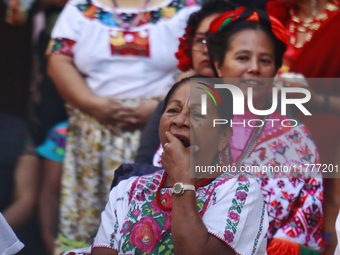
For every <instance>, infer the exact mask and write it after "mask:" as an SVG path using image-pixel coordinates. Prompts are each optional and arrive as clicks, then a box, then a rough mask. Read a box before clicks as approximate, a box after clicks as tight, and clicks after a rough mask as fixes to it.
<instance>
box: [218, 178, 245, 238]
mask: <svg viewBox="0 0 340 255" xmlns="http://www.w3.org/2000/svg"><path fill="white" fill-rule="evenodd" d="M238 181H239V183H238V185H239V186H238V187H237V189H236V193H235V198H234V199H233V200H232V203H233V204H232V206H230V207H229V210H228V217H227V225H226V228H225V233H224V238H225V239H226V240H227V241H228V242H232V241H233V240H234V235H235V234H236V231H237V226H238V223H239V221H240V214H241V212H242V208H243V206H244V204H245V203H246V199H247V196H248V194H247V193H248V192H249V185H250V182H249V180H248V178H246V177H244V176H240V177H239V178H238Z"/></svg>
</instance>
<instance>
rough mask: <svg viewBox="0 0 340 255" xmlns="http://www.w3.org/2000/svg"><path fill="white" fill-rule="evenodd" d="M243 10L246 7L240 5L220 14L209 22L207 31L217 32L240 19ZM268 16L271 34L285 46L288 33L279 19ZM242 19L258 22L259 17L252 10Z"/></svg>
mask: <svg viewBox="0 0 340 255" xmlns="http://www.w3.org/2000/svg"><path fill="white" fill-rule="evenodd" d="M245 10H246V8H245V7H243V6H241V7H239V8H238V9H236V10H234V11H228V12H225V13H223V14H221V15H220V16H218V17H217V18H216V19H214V20H213V21H212V22H211V24H210V27H209V32H210V33H212V34H214V33H217V32H218V31H220V30H221V29H222V28H224V27H226V26H228V25H230V24H231V23H232V22H234V21H236V20H240V19H239V18H240V15H241V14H242V13H243V12H244V11H245ZM268 16H269V20H270V23H271V29H272V32H273V34H274V35H275V37H276V38H277V39H278V40H280V41H282V42H283V43H284V44H285V45H286V47H287V46H288V43H289V42H288V35H287V33H286V29H285V28H284V26H283V25H282V24H281V22H280V21H279V20H277V19H276V18H274V17H273V16H271V15H268ZM244 21H255V22H260V18H259V15H258V13H257V12H256V11H254V12H253V14H252V15H251V16H250V17H248V18H246V19H244Z"/></svg>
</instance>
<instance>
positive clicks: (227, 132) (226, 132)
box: [217, 127, 233, 151]
mask: <svg viewBox="0 0 340 255" xmlns="http://www.w3.org/2000/svg"><path fill="white" fill-rule="evenodd" d="M232 136H233V128H232V127H227V128H225V129H223V130H222V131H221V134H220V142H219V144H218V147H217V148H218V151H222V150H224V149H225V148H226V147H227V145H228V143H229V140H230V138H231V137H232Z"/></svg>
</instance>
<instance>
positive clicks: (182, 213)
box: [171, 191, 234, 255]
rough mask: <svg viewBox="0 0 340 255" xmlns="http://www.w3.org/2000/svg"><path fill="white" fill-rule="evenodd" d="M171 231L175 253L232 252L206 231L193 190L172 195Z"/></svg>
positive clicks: (226, 254)
mask: <svg viewBox="0 0 340 255" xmlns="http://www.w3.org/2000/svg"><path fill="white" fill-rule="evenodd" d="M171 233H172V241H173V244H174V247H175V253H176V255H181V254H184V255H190V254H194V255H199V254H216V255H218V254H224V255H228V254H234V253H232V250H231V248H229V247H228V246H227V244H225V243H224V242H222V241H221V240H219V239H217V238H216V237H214V236H213V235H210V234H209V233H208V229H207V228H206V226H205V225H204V223H203V220H202V218H201V216H200V214H199V212H198V209H197V206H196V195H195V192H193V191H185V192H184V194H183V195H181V196H176V195H174V196H173V198H172V214H171Z"/></svg>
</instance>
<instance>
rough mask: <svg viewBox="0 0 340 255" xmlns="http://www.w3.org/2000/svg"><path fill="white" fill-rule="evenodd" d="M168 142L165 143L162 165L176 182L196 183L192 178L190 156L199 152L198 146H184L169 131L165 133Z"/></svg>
mask: <svg viewBox="0 0 340 255" xmlns="http://www.w3.org/2000/svg"><path fill="white" fill-rule="evenodd" d="M165 137H166V138H167V140H168V142H167V143H166V144H165V145H164V151H163V154H162V161H161V162H162V166H163V168H164V169H165V170H166V171H167V173H168V174H169V175H170V176H171V178H172V180H173V181H174V182H183V183H185V184H194V183H195V179H194V178H190V156H193V155H194V153H196V152H198V150H199V148H198V146H196V145H194V146H189V147H188V148H184V146H183V144H182V143H181V141H180V140H179V139H178V138H177V137H175V136H174V135H173V134H171V133H170V132H169V131H167V132H166V133H165Z"/></svg>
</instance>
